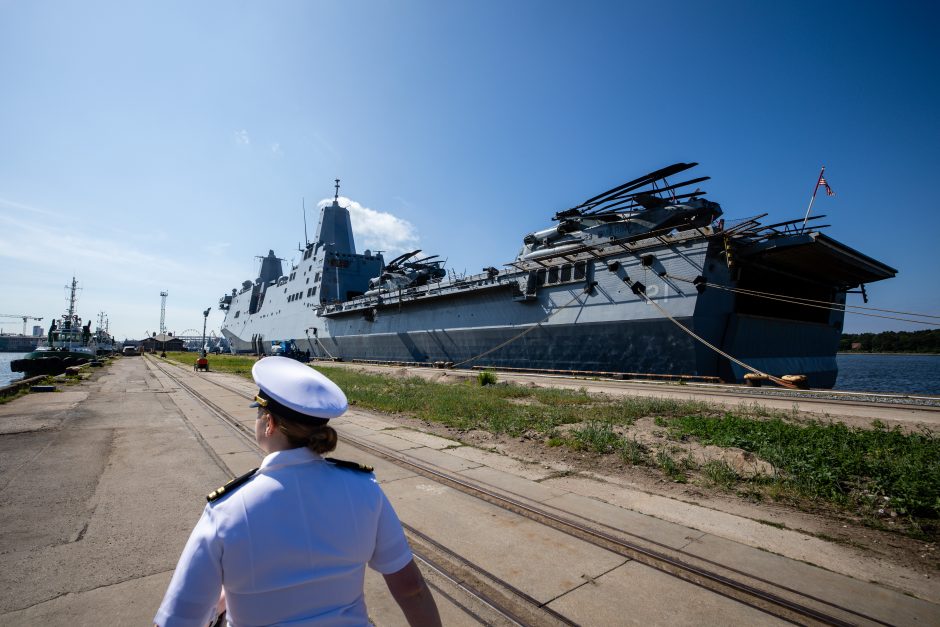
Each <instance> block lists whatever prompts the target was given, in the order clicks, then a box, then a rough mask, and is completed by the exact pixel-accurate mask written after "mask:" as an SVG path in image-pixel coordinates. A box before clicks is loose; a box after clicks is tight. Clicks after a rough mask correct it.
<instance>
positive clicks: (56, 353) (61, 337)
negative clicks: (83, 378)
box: [10, 277, 100, 377]
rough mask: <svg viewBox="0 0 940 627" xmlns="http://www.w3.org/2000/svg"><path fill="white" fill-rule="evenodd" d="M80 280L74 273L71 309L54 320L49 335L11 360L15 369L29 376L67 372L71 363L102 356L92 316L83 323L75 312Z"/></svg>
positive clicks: (83, 361)
mask: <svg viewBox="0 0 940 627" xmlns="http://www.w3.org/2000/svg"><path fill="white" fill-rule="evenodd" d="M77 289H78V282H77V281H76V280H75V277H72V284H71V286H70V290H71V291H70V294H69V310H68V312H67V313H65V314H63V315H62V316H61V317H60V319H59V320H53V321H52V325H50V327H49V334H48V336H47V337H46V338H44V339H40V340H39V344H38V345H37V346H36V348H35V349H34V350H33V351H32V352H31V353H27V355H26V356H25V357H23V358H22V359H15V360H13V362H11V364H10V368H11V369H12V370H13V371H14V372H22V373H24V376H26V377H34V376H36V375H55V374H61V373H63V372H65V369H66V368H68V367H69V366H78V365H81V364H84V363H87V362H89V361H94V360H95V359H96V358H97V356H98V343H97V337H98V335H100V333H98V334H95V333H92V332H91V320H89V321H88V323H87V324H85V325H84V326H82V319H81V318H79V317H78V315H77V314H76V313H75V292H76V290H77Z"/></svg>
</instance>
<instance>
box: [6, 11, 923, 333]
mask: <svg viewBox="0 0 940 627" xmlns="http://www.w3.org/2000/svg"><path fill="white" fill-rule="evenodd" d="M938 6H940V5H937V4H936V3H932V2H892V3H884V2H826V3H818V2H786V3H776V4H775V5H772V4H771V3H764V2H721V1H719V2H707V3H705V2H691V1H690V2H660V3H656V4H655V6H653V4H652V3H646V2H644V3H640V2H626V1H624V2H581V3H574V2H570V3H556V2H542V1H518V0H513V1H507V2H495V1H489V0H483V1H475V2H447V3H442V2H431V1H427V2H425V1H402V2H382V1H373V2H323V1H321V2H314V1H309V2H299V1H298V2H289V1H277V2H237V1H231V0H226V1H206V2H171V1H164V2H150V3H143V2H135V3H127V2H117V1H114V2H98V1H94V0H83V1H80V2H79V1H65V0H62V1H57V2H51V1H43V0H31V1H27V0H22V1H17V2H12V1H6V0H0V286H2V288H3V289H2V290H0V313H7V314H30V315H37V316H45V317H46V320H45V321H44V322H43V324H44V325H46V324H47V323H48V320H49V318H50V317H51V316H53V315H57V314H59V313H61V311H62V310H63V308H64V305H65V292H64V290H63V289H62V286H64V285H65V284H66V283H67V282H68V281H69V280H70V279H71V277H72V275H73V274H74V275H75V276H76V277H77V278H78V280H79V283H80V284H81V286H82V288H83V290H82V292H81V294H80V300H79V311H80V314H81V315H83V316H84V317H85V318H86V319H87V318H89V317H93V316H96V315H97V313H98V312H99V311H105V312H106V313H107V315H108V317H109V319H110V323H111V328H112V331H114V332H115V333H116V335H117V336H118V337H119V338H123V337H132V338H133V337H140V336H142V335H143V333H144V332H146V331H151V332H152V331H155V330H157V329H158V327H159V317H160V296H159V293H160V291H162V290H166V291H168V292H169V297H168V299H167V313H166V324H167V327H168V329H169V330H171V331H176V332H177V333H182V332H184V331H185V330H187V329H200V328H201V324H202V310H203V309H205V308H206V307H207V306H210V305H213V306H214V305H215V304H216V303H217V301H218V299H219V297H220V296H222V294H223V293H225V292H227V291H228V290H230V289H231V288H232V287H235V286H236V285H238V284H240V283H241V282H242V281H243V280H245V279H248V278H254V276H256V273H257V266H256V264H257V262H256V261H255V260H254V255H261V254H265V253H266V252H267V251H268V249H272V248H273V249H274V250H275V251H276V252H277V253H278V254H279V255H280V256H282V257H286V258H287V259H290V258H292V257H296V256H297V253H296V249H297V245H298V243H299V242H302V241H303V238H304V235H303V216H302V213H301V203H302V202H305V203H306V206H307V208H308V211H309V213H308V224H309V225H310V228H311V231H312V228H313V227H314V226H315V224H316V220H317V212H316V205H317V203H318V202H319V201H321V200H322V199H324V198H327V197H331V196H332V193H333V179H334V178H337V177H338V178H340V179H342V189H341V195H343V196H345V197H347V198H349V199H350V200H351V201H354V202H355V203H357V204H356V205H355V207H356V211H355V212H354V226H358V227H359V233H358V235H357V245H358V247H359V249H360V250H362V249H364V248H368V247H371V248H373V249H382V250H388V251H391V252H395V251H400V250H402V249H408V248H410V247H412V246H413V247H414V248H419V247H420V248H422V249H424V250H425V251H426V252H427V253H428V254H440V255H441V256H442V257H445V258H447V259H448V265H449V266H451V267H453V268H454V269H456V270H457V271H463V270H466V271H469V272H477V271H479V270H480V268H482V267H483V266H488V265H496V266H500V265H501V264H503V263H505V262H508V261H510V260H511V259H512V258H513V257H514V256H515V254H516V253H517V252H518V249H519V247H520V245H521V241H522V237H523V236H524V235H525V234H526V233H528V232H531V231H534V230H538V229H541V228H544V227H545V226H548V225H549V224H550V218H551V216H552V215H553V213H554V212H555V211H557V210H559V209H564V208H567V207H570V206H572V205H574V204H576V203H578V202H579V201H581V200H583V199H585V198H587V197H590V196H593V195H594V194H596V193H599V192H600V191H603V190H605V189H608V188H610V187H613V186H614V185H617V184H619V183H620V182H623V181H625V180H627V179H631V178H634V177H636V176H639V175H640V174H643V173H645V172H648V171H650V170H653V169H656V168H659V167H662V166H664V165H667V164H670V163H673V162H676V161H697V162H699V163H700V164H701V165H700V166H699V167H698V168H696V170H694V171H693V173H694V174H695V175H697V176H704V175H709V176H711V177H712V180H711V181H708V182H707V183H706V184H704V186H703V187H704V189H706V190H707V191H708V192H709V194H708V197H709V198H710V199H712V200H715V201H717V202H719V203H721V205H722V207H723V208H724V210H725V215H726V217H727V218H738V217H745V216H751V215H755V214H758V213H763V212H765V211H766V212H769V213H770V216H769V218H768V219H772V220H774V221H779V220H785V219H789V218H796V217H802V215H803V213H804V212H805V210H806V205H807V203H808V201H809V196H810V193H811V192H812V188H813V185H814V183H815V181H816V176H817V175H818V173H819V168H820V166H821V165H823V164H825V165H826V174H827V178H828V180H829V182H830V184H831V185H832V187H833V189H834V190H835V191H836V194H837V195H836V196H835V197H831V198H830V197H825V196H822V197H818V198H817V202H816V205H815V207H814V212H816V213H825V214H827V216H828V218H827V219H826V220H824V221H823V222H825V223H831V224H832V227H831V228H830V229H829V230H828V232H829V234H830V235H831V236H833V237H835V238H836V239H839V240H841V241H843V242H845V243H846V244H848V245H850V246H852V247H854V248H856V249H858V250H860V251H862V252H864V253H866V254H868V255H870V256H873V257H875V258H877V259H879V260H882V261H884V262H886V263H888V264H889V265H891V266H893V267H895V268H897V269H898V270H899V274H898V278H896V279H894V280H890V281H885V282H883V283H879V284H873V285H871V286H870V287H869V294H870V296H871V299H872V301H871V303H870V305H872V306H875V307H884V308H888V309H899V310H905V311H914V312H922V313H929V314H934V315H937V314H940V296H938V289H937V286H938V284H940V281H938V279H937V276H936V272H937V269H938V268H940V263H938V260H940V253H938V246H937V244H936V239H937V236H936V234H937V232H938V231H940V211H938V209H940V208H938V206H937V204H938V203H937V201H936V200H934V198H935V197H936V193H935V192H934V191H933V189H932V187H933V185H934V183H935V180H936V173H937V172H938V171H940V122H938V115H937V113H936V111H937V102H938V101H940V89H938V87H940V71H938V70H940V67H938V65H940V50H938V48H940V44H938V41H940V19H938V18H940V9H938ZM365 229H368V230H365ZM851 298H854V299H858V297H851ZM850 302H854V301H850ZM7 321H9V322H7ZM221 321H222V314H221V312H219V311H218V310H217V309H213V312H212V313H211V314H210V317H209V328H210V329H211V328H217V327H218V325H219V324H220V323H221ZM0 323H2V324H0V326H2V327H3V329H4V330H5V331H15V330H18V329H19V328H20V327H21V324H22V323H21V322H20V321H17V320H11V319H0ZM923 328H930V327H925V326H922V325H914V324H908V323H903V322H898V321H891V320H881V319H876V318H863V317H857V316H849V317H848V319H847V323H846V330H847V331H869V330H870V331H878V330H886V329H895V330H900V329H923Z"/></svg>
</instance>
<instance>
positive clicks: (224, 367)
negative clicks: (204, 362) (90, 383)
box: [125, 352, 258, 379]
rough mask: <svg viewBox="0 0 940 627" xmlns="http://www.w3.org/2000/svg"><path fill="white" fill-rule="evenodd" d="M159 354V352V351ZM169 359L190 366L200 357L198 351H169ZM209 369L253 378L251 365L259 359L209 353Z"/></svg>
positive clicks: (247, 356)
mask: <svg viewBox="0 0 940 627" xmlns="http://www.w3.org/2000/svg"><path fill="white" fill-rule="evenodd" d="M157 354H158V355H159V353H157ZM166 356H167V359H172V360H173V361H178V362H180V363H183V364H186V365H188V366H195V365H196V360H197V359H199V353H198V352H190V353H182V352H180V353H176V352H173V353H167V354H166ZM125 359H136V358H135V357H126V358H125ZM208 359H209V370H212V371H215V372H227V373H229V374H237V375H239V376H242V377H247V378H249V379H250V378H251V367H252V366H254V365H255V362H256V361H258V359H257V358H256V357H254V356H252V355H209V356H208Z"/></svg>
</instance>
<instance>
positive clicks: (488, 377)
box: [477, 370, 496, 385]
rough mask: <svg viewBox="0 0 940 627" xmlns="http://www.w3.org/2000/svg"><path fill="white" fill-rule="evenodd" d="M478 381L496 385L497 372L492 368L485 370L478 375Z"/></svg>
mask: <svg viewBox="0 0 940 627" xmlns="http://www.w3.org/2000/svg"><path fill="white" fill-rule="evenodd" d="M477 381H479V383H480V385H495V384H496V373H495V372H493V371H491V370H483V371H481V372H480V373H479V374H478V375H477Z"/></svg>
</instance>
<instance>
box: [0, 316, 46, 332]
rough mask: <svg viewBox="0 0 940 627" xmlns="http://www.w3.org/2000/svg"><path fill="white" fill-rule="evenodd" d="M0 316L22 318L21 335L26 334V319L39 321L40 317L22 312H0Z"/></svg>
mask: <svg viewBox="0 0 940 627" xmlns="http://www.w3.org/2000/svg"><path fill="white" fill-rule="evenodd" d="M0 318H20V319H22V320H23V335H26V321H27V320H35V321H36V322H39V321H40V320H42V318H37V317H36V316H27V315H24V314H0Z"/></svg>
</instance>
